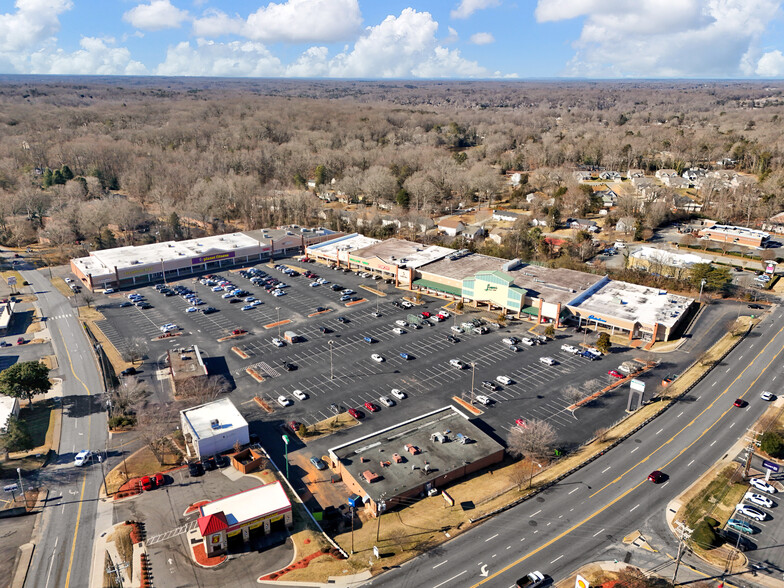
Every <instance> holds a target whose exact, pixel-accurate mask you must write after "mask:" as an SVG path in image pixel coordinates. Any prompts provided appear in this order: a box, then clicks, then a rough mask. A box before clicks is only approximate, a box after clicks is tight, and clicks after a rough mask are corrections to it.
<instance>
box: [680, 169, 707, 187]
mask: <svg viewBox="0 0 784 588" xmlns="http://www.w3.org/2000/svg"><path fill="white" fill-rule="evenodd" d="M707 173H708V170H707V169H703V168H701V167H692V168H689V169H687V170H686V171H685V172H683V173H682V174H681V177H683V178H686V179H687V180H689V181H690V182H691V183H692V184H693V183H694V182H695V181H697V180H698V179H699V178H704V177H705V176H706V175H707Z"/></svg>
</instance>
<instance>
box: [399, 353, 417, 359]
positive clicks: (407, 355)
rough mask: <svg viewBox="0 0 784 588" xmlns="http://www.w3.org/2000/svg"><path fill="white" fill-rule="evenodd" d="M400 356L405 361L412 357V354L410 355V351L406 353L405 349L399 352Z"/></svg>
mask: <svg viewBox="0 0 784 588" xmlns="http://www.w3.org/2000/svg"><path fill="white" fill-rule="evenodd" d="M400 357H402V358H403V359H405V360H406V361H408V360H409V359H414V356H413V355H411V354H410V353H406V352H405V351H401V352H400Z"/></svg>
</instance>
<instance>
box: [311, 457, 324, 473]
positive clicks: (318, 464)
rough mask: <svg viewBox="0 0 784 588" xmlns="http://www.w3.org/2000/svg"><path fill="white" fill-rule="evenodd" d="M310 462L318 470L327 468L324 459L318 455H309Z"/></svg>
mask: <svg viewBox="0 0 784 588" xmlns="http://www.w3.org/2000/svg"><path fill="white" fill-rule="evenodd" d="M310 463H312V464H313V467H314V468H316V469H317V470H319V471H321V470H326V469H327V464H325V463H324V460H323V459H321V458H320V457H311V458H310Z"/></svg>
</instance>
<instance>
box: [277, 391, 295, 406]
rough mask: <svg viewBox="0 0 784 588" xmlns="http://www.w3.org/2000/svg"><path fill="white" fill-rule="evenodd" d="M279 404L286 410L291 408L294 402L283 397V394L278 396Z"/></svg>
mask: <svg viewBox="0 0 784 588" xmlns="http://www.w3.org/2000/svg"><path fill="white" fill-rule="evenodd" d="M278 404H280V405H281V406H282V407H284V408H285V407H287V406H291V405H292V402H291V400H289V399H288V398H287V397H285V396H283V394H281V395H280V396H278Z"/></svg>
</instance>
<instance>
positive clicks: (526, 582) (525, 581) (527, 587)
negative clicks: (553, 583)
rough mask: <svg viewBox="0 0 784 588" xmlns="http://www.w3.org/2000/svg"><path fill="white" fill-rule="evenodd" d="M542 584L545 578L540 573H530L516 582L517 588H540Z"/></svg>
mask: <svg viewBox="0 0 784 588" xmlns="http://www.w3.org/2000/svg"><path fill="white" fill-rule="evenodd" d="M544 582H545V578H544V574H542V572H539V571H536V572H531V573H530V574H528V575H526V576H523V577H522V578H520V579H519V580H518V581H517V588H537V586H541V585H542V584H544Z"/></svg>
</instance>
